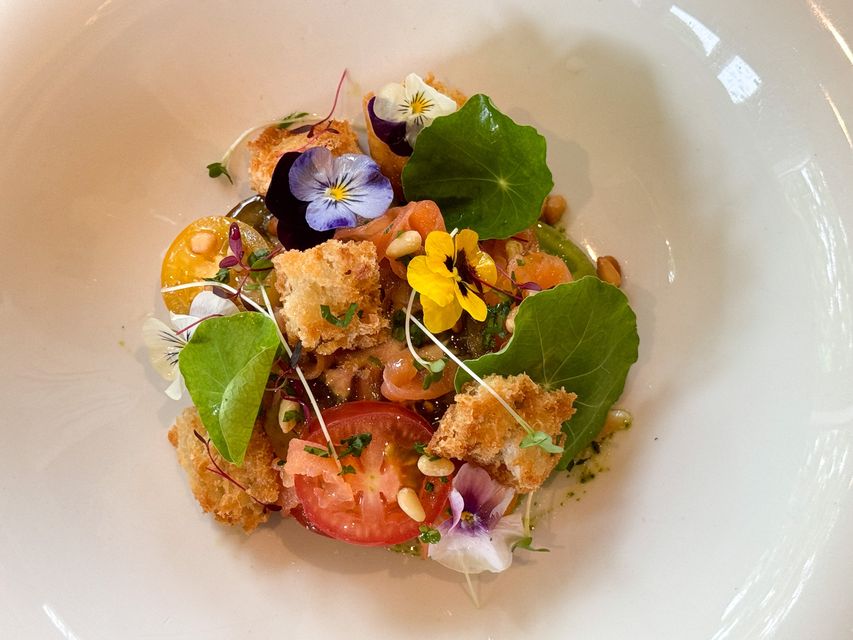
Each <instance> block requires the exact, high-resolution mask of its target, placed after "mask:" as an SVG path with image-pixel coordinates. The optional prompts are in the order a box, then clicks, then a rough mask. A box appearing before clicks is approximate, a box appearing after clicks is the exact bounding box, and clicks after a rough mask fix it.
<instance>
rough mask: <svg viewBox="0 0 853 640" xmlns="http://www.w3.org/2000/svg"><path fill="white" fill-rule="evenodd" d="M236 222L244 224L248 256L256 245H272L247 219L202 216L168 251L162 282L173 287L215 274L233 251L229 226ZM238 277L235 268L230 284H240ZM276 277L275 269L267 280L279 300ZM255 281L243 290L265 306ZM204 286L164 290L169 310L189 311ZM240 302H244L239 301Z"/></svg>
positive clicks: (271, 290) (241, 233)
mask: <svg viewBox="0 0 853 640" xmlns="http://www.w3.org/2000/svg"><path fill="white" fill-rule="evenodd" d="M233 222H236V223H237V225H238V226H239V227H240V235H241V236H242V238H243V251H244V253H245V256H248V255H249V254H251V253H252V251H255V250H256V249H267V250H269V249H270V245H269V243H268V242H267V241H266V240H265V239H264V237H263V236H262V235H261V234H260V233H258V232H257V231H256V230H255V229H254V228H253V227H251V226H249V225H247V224H246V223H244V222H240V221H239V220H235V219H234V218H226V217H223V216H208V217H206V218H199V219H198V220H195V221H194V222H192V223H190V225H189V226H188V227H187V228H186V229H184V230H183V231H181V232H180V233H179V234H178V236H177V237H176V238H175V239H174V240H173V241H172V244H171V246H170V247H169V249H168V250H167V251H166V256H165V257H164V258H163V267H162V269H161V271H160V282H161V284H162V286H163V287H172V286H175V285H178V284H185V283H188V282H198V281H201V280H203V279H204V278H212V277H214V276H215V275H216V273H217V272H218V271H219V261H220V260H222V258H224V257H225V256H227V255H229V253H230V250H229V245H228V229H229V227H230V226H231V223H233ZM238 280H239V278H238V277H237V276H236V275H235V273H234V272H233V270H232V271H231V273H230V275H229V280H228V284H230V285H231V286H232V287H236V286H237V284H238ZM274 281H275V274H272V273H271V274H270V275H269V276H267V279H266V280H265V281H264V285H265V286H266V289H267V294H268V295H269V297H270V299H271V300H272V301H273V302H275V301H277V300H278V292H277V291H276V290H275V287H274V286H273V282H274ZM253 285H255V282H254V281H253V280H252V279H251V278H250V279H249V280H248V281H247V283H246V286H244V288H243V291H242V293H243V294H244V295H245V296H246V297H247V298H250V299H252V300H254V301H255V302H257V303H258V304H260V305H261V306H263V305H264V301H263V297H262V296H261V293H260V291H259V290H258V289H257V288H256V287H255V286H253ZM201 290H202V289H200V288H198V289H196V288H193V289H182V290H180V291H170V292H168V293H164V294H163V302H165V303H166V307H168V309H169V311H173V312H174V313H184V314H185V313H188V312H189V308H190V303H191V302H192V300H193V298H195V296H196V295H197V294H198V293H199V291H201ZM235 302H237V301H235ZM238 306H241V305H240V304H239V302H238Z"/></svg>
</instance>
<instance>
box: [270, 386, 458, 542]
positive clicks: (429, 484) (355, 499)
mask: <svg viewBox="0 0 853 640" xmlns="http://www.w3.org/2000/svg"><path fill="white" fill-rule="evenodd" d="M323 418H324V420H325V421H326V426H327V427H328V428H329V434H330V435H331V437H332V440H333V441H334V442H335V444H336V445H338V444H339V443H340V442H341V440H344V439H345V438H349V437H351V436H354V435H357V434H362V433H369V434H370V435H371V437H372V439H371V441H370V444H368V445H367V446H366V447H364V449H363V450H362V453H361V456H359V457H355V456H353V455H347V456H344V457H343V458H341V463H342V464H344V465H349V466H351V467H353V468H354V469H355V470H356V472H355V473H353V474H345V475H343V476H340V475H337V467H336V466H335V463H334V461H333V460H332V459H331V458H323V457H320V456H317V455H314V454H312V453H309V452H307V451H305V447H306V446H312V445H314V446H317V447H319V448H321V449H323V448H325V447H326V440H325V438H324V437H323V433H322V432H321V431H320V428H319V424H316V421H315V424H314V425H312V428H311V430H310V433H309V435H308V437H307V439H306V440H292V441H291V444H290V448H289V450H288V455H287V466H286V469H287V471H288V473H290V474H291V475H293V477H294V485H295V489H296V496H297V497H298V498H299V501H300V502H301V503H302V509H303V511H304V514H305V518H306V520H307V521H308V522H309V523H310V524H311V525H313V527H314V528H316V529H317V530H318V531H320V532H322V533H325V534H326V535H328V536H330V537H332V538H336V539H338V540H343V541H345V542H350V543H352V544H362V545H390V544H397V543H399V542H405V541H406V540H411V539H412V538H414V537H416V536H417V535H418V533H419V531H418V527H420V525H422V524H430V523H432V522H433V521H434V520H435V519H436V518H437V517H438V516H439V515H440V513H441V511H442V509H444V507H445V505H446V503H447V497H448V495H449V494H450V484H451V483H450V478H447V479H446V481H445V482H442V481H441V478H427V477H426V476H424V475H423V474H422V473H421V472H420V471H419V470H418V466H417V463H418V458H419V457H420V455H419V454H418V453H417V451H415V448H414V447H415V444H416V443H422V444H426V443H427V442H429V440H430V438H431V437H432V431H431V430H430V428H429V424H428V423H427V421H426V420H424V419H423V418H421V417H420V416H419V415H417V414H416V413H414V412H413V411H410V410H409V409H406V408H405V407H401V406H400V405H396V404H392V403H389V402H348V403H345V404H342V405H340V406H338V407H334V408H333V409H328V410H327V411H324V412H323ZM341 448H342V447H340V446H339V447H338V449H339V450H340V449H341ZM402 487H410V488H412V489H414V490H415V491H416V492H417V493H418V497H419V498H420V501H421V504H422V505H423V508H424V513H425V515H426V518H425V520H424V521H423V522H415V521H414V520H412V519H411V518H410V517H409V516H407V515H406V514H405V513H403V511H402V509H400V507H399V506H398V505H397V492H398V491H399V490H400V489H401V488H402Z"/></svg>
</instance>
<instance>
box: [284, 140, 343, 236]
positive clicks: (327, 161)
mask: <svg viewBox="0 0 853 640" xmlns="http://www.w3.org/2000/svg"><path fill="white" fill-rule="evenodd" d="M333 179H334V156H332V152H331V151H329V150H328V149H326V147H314V148H312V149H308V150H307V151H305V152H304V153H303V154H302V155H300V156H299V157H298V158H296V160H295V161H294V162H293V166H291V167H290V172H289V174H288V181H289V183H290V192H291V193H292V194H293V195H294V196H296V197H297V198H298V199H300V200H302V201H304V202H313V201H314V200H315V199H317V198H319V197H321V196H322V195H323V194H324V193H325V191H326V188H327V187H328V186H329V185H330V184H331V183H332V181H333ZM314 228H315V229H316V227H314Z"/></svg>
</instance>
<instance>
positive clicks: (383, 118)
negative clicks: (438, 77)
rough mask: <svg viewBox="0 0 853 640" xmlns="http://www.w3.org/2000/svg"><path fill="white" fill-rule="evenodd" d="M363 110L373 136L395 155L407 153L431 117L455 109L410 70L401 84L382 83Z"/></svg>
mask: <svg viewBox="0 0 853 640" xmlns="http://www.w3.org/2000/svg"><path fill="white" fill-rule="evenodd" d="M367 110H368V115H369V116H370V123H371V125H372V126H373V131H374V133H375V134H376V137H377V138H379V139H380V140H382V141H383V142H384V143H385V144H387V145H388V146H389V147H390V148H391V151H393V152H394V153H396V154H397V155H400V156H408V155H411V154H412V148H413V147H414V146H415V139H416V138H417V137H418V134H419V133H420V132H421V131H422V130H423V129H424V128H425V127H428V126H429V125H430V124H431V123H432V121H433V120H434V119H435V118H437V117H439V116H446V115H448V114H451V113H453V112H454V111H456V102H455V101H454V100H453V99H451V98H449V97H447V96H446V95H444V94H443V93H439V92H438V91H436V90H435V89H433V88H432V87H431V86H429V85H428V84H427V83H426V82H424V81H423V78H421V77H420V76H419V75H417V74H415V73H410V74H409V75H408V76H406V79H405V80H403V84H396V83H392V84H388V85H385V86H384V87H383V88H382V89H381V90H380V91H379V93H377V94H376V97H374V98H371V100H370V102H369V103H368V105H367Z"/></svg>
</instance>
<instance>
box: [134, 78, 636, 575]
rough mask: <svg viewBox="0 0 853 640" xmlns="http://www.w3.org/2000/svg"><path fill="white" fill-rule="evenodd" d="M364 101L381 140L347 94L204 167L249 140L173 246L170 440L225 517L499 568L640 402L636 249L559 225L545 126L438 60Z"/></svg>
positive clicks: (167, 366) (465, 566)
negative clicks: (622, 259)
mask: <svg viewBox="0 0 853 640" xmlns="http://www.w3.org/2000/svg"><path fill="white" fill-rule="evenodd" d="M345 76H346V74H344V76H342V77H341V82H340V83H339V84H338V90H337V93H336V96H335V104H336V103H337V96H338V95H339V93H340V90H341V85H342V83H343V82H344V79H345ZM363 111H364V123H365V125H364V126H365V129H366V140H367V144H366V147H367V150H368V153H364V152H363V151H362V148H361V147H360V145H359V138H358V136H357V135H356V132H355V130H354V125H353V124H352V123H350V122H348V121H346V120H343V119H335V118H334V112H335V106H334V105H333V107H332V109H331V111H330V113H329V115H327V116H326V117H324V118H320V117H319V116H311V115H309V114H308V113H305V112H296V113H292V114H290V115H288V116H286V117H284V118H282V119H281V120H278V121H276V122H274V123H269V124H267V125H264V126H262V127H257V128H254V129H252V130H249V131H247V132H246V133H244V134H243V135H242V136H241V137H240V138H239V139H238V140H237V141H236V142H235V143H234V145H232V147H231V148H230V149H229V150H228V152H226V154H225V156H224V157H223V158H222V159H221V160H220V161H218V162H215V163H212V164H211V165H209V166H208V167H207V168H208V172H209V175H210V176H211V177H213V178H223V179H227V180H229V181H231V180H232V174H231V171H232V170H233V169H232V167H231V162H230V160H231V155H232V154H233V152H234V150H235V149H237V148H238V147H239V146H240V145H241V144H242V143H244V142H246V141H248V150H249V153H250V163H249V167H248V181H249V184H250V185H251V189H252V191H253V194H252V195H251V196H250V197H249V198H247V199H245V200H242V201H241V202H239V203H238V204H237V205H236V206H235V207H234V209H233V210H232V211H231V212H230V213H228V214H227V215H225V216H206V217H202V218H199V219H197V220H195V221H193V222H192V223H191V224H190V225H189V226H187V227H186V229H184V230H183V231H181V233H180V234H178V236H177V237H176V238H175V239H174V241H173V242H172V244H171V246H170V247H169V248H168V250H167V251H166V255H165V257H164V259H163V264H162V283H161V284H162V289H161V291H162V295H163V301H164V303H165V306H166V307H167V309H168V311H169V322H168V323H166V322H162V321H160V320H158V319H156V318H149V319H148V320H147V321H146V323H145V325H144V327H143V333H144V338H145V341H146V344H147V346H148V348H149V352H150V355H151V361H152V365H153V366H154V368H155V369H156V371H157V372H158V373H160V374H161V375H162V376H163V378H165V379H166V380H167V381H169V383H170V384H169V386H168V388H167V389H166V393H167V394H168V395H169V396H170V397H172V398H174V399H176V400H180V399H183V398H185V397H187V396H188V397H189V400H190V401H191V403H192V406H190V407H189V408H187V409H185V410H184V411H183V412H182V413H181V414H180V415H179V416H178V417H177V419H176V420H175V423H174V425H173V426H172V427H171V429H170V431H169V440H170V442H171V443H172V445H174V447H175V449H176V451H177V457H178V461H179V462H180V464H181V466H182V467H183V468H184V470H185V471H186V474H187V477H188V480H189V485H190V488H191V490H192V492H193V494H194V495H195V497H196V499H197V500H198V502H199V504H200V505H201V507H202V509H203V510H204V511H207V512H210V513H212V514H213V516H214V518H216V520H218V521H220V522H223V523H227V524H230V525H237V526H240V527H242V528H243V529H245V530H246V531H247V532H250V531H252V530H253V529H255V528H256V527H257V526H259V525H261V524H262V523H264V522H266V521H268V520H269V519H270V518H273V517H275V518H278V517H286V518H287V517H292V518H294V519H296V520H297V521H298V522H299V523H301V524H302V525H304V526H305V527H307V528H309V529H311V530H312V531H315V532H316V533H318V534H321V535H325V536H329V537H331V538H334V539H336V540H340V541H341V542H344V543H350V544H358V545H374V546H386V547H394V548H397V549H401V548H406V549H409V550H413V551H415V552H417V553H419V554H420V555H422V556H423V557H424V558H427V559H430V560H433V561H436V562H438V563H440V564H442V565H444V566H445V567H448V568H449V569H451V570H454V571H458V572H461V573H463V574H465V575H466V577H467V576H469V575H472V574H477V573H481V572H483V571H490V572H501V571H504V570H506V569H507V568H509V567H510V565H511V563H512V559H513V555H514V553H521V552H523V550H540V549H538V548H537V547H535V546H534V540H533V526H532V523H531V504H532V500H533V496H534V494H535V492H536V491H538V490H539V489H540V488H541V487H542V485H543V484H544V483H546V482H547V481H548V480H549V478H551V477H552V476H553V475H555V474H556V473H558V472H559V471H565V470H567V469H570V468H571V467H572V466H573V465H574V464H575V463H576V461H578V460H579V459H582V456H584V455H586V453H585V452H587V451H588V450H589V448H590V447H593V448H597V446H598V445H597V442H598V441H599V440H600V439H601V438H602V437H604V436H605V435H606V434H607V433H609V432H611V431H613V430H614V427H615V426H625V425H626V424H627V423H628V421H629V419H630V417H629V415H628V414H627V413H626V412H623V411H616V410H614V409H613V407H614V403H615V402H616V401H617V399H618V398H619V396H620V395H621V393H622V390H623V387H624V384H625V380H626V377H627V375H628V371H629V369H630V367H631V365H632V364H633V363H634V362H635V361H636V359H637V349H638V343H639V339H638V336H637V329H636V318H635V315H634V313H633V311H632V310H631V307H630V306H629V304H628V300H627V298H626V296H625V295H624V293H623V292H622V291H621V289H620V288H619V286H620V284H621V277H622V276H621V271H620V267H619V264H618V262H617V261H616V260H615V259H614V258H612V257H609V256H602V257H599V258H598V259H597V261H596V263H593V262H592V261H591V260H590V259H589V258H588V257H587V255H586V253H585V252H584V251H583V250H582V249H580V248H579V247H578V246H576V245H575V244H573V243H572V242H571V241H570V240H568V239H567V238H566V237H565V234H564V233H563V232H562V231H560V230H558V229H557V228H556V227H555V226H554V224H555V223H557V222H558V221H559V219H560V218H561V217H562V215H563V212H564V210H565V209H566V201H565V199H564V198H562V197H561V196H558V195H554V194H552V193H551V191H552V188H553V181H552V176H551V172H550V170H549V168H548V165H547V163H546V153H545V152H546V141H545V139H544V138H543V137H542V136H541V135H540V134H539V133H538V132H537V131H536V130H535V129H534V128H533V127H530V126H524V125H520V124H517V123H516V122H514V121H513V120H512V119H510V118H509V117H508V116H506V115H505V114H504V113H502V112H501V111H500V110H499V109H498V108H497V106H495V104H494V103H493V102H492V100H491V99H490V98H489V97H488V96H485V95H482V94H478V95H474V96H471V97H466V96H465V95H463V94H462V93H460V92H459V91H456V90H453V89H449V88H448V87H446V86H444V85H443V84H442V83H441V82H439V81H437V80H436V79H435V78H434V77H433V76H431V75H429V76H427V77H426V78H425V79H423V78H421V77H419V76H418V75H416V74H410V75H408V76H407V77H406V78H405V79H404V80H403V82H402V83H399V84H398V83H391V84H388V85H387V86H385V87H382V88H381V89H379V90H378V91H377V92H376V93H375V94H374V93H370V94H368V95H366V96H365V97H364V100H363ZM469 586H470V582H469Z"/></svg>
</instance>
